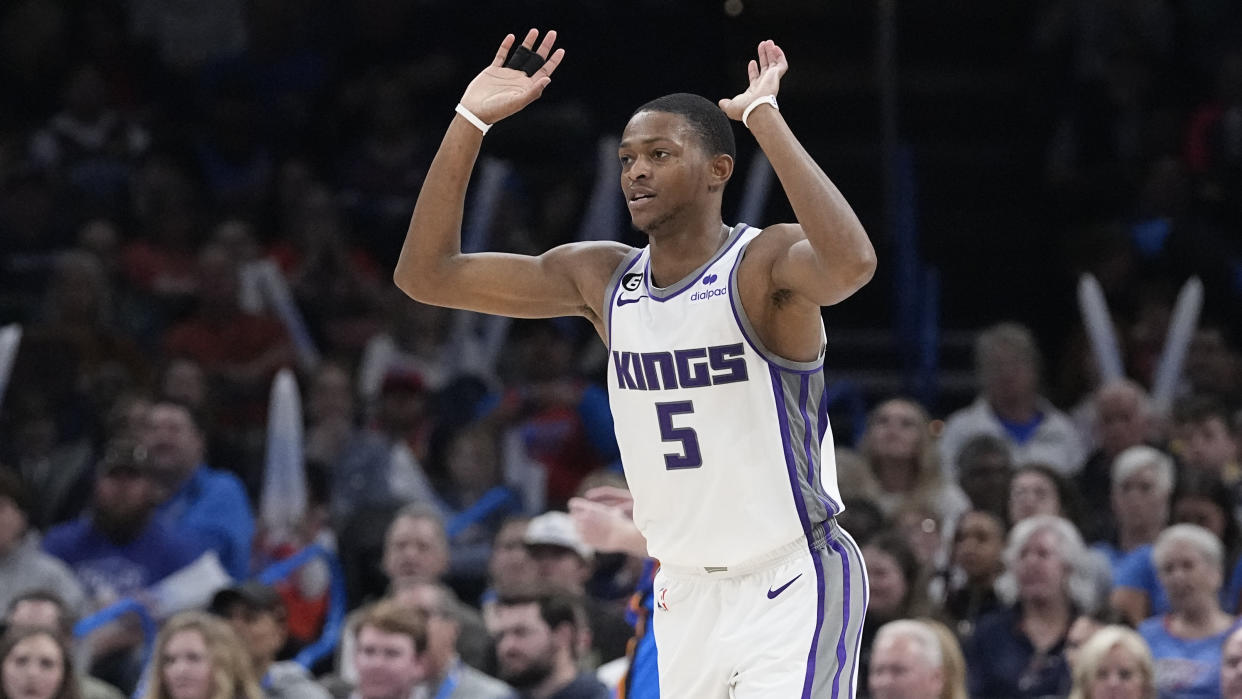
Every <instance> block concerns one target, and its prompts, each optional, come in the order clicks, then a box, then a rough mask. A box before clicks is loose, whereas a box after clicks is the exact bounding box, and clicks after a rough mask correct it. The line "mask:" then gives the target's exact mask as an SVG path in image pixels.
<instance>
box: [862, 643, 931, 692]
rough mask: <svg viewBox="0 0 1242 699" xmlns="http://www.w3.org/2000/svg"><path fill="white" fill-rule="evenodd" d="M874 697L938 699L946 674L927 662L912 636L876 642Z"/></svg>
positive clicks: (872, 669)
mask: <svg viewBox="0 0 1242 699" xmlns="http://www.w3.org/2000/svg"><path fill="white" fill-rule="evenodd" d="M869 682H870V685H871V697H872V699H935V698H936V697H938V696H940V692H941V690H942V689H943V684H944V679H943V673H941V672H940V671H939V670H938V669H937V668H934V667H931V666H930V665H928V663H927V662H926V660H924V658H923V656H922V654H921V653H920V652H919V650H918V648H917V647H916V646H915V644H914V643H912V642H911V641H910V640H909V639H907V638H905V637H902V636H897V637H896V638H890V639H885V641H884V642H883V643H880V644H877V645H876V648H875V650H874V651H873V652H872V654H871V673H870V675H869Z"/></svg>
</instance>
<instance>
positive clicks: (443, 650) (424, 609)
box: [393, 583, 513, 699]
mask: <svg viewBox="0 0 1242 699" xmlns="http://www.w3.org/2000/svg"><path fill="white" fill-rule="evenodd" d="M393 599H394V601H395V602H396V603H397V604H399V605H401V606H403V607H406V608H409V609H414V610H415V611H417V612H419V613H420V614H421V615H423V618H424V619H426V622H427V652H426V653H424V654H423V658H422V660H423V669H424V672H425V674H426V679H425V680H424V682H423V684H422V686H423V688H424V689H425V690H426V692H427V696H430V697H447V698H452V697H457V698H459V699H465V698H466V697H469V698H470V699H506V698H507V697H510V696H512V694H513V689H512V688H510V687H508V686H507V685H505V683H503V682H501V681H500V680H497V679H495V678H493V677H491V676H489V675H487V674H486V673H484V672H482V671H481V670H479V669H478V661H479V660H481V659H482V658H478V659H476V663H475V664H473V665H472V664H471V663H468V662H466V661H465V659H464V658H463V657H462V654H461V653H460V652H459V649H460V648H462V646H463V645H470V646H476V647H477V645H478V644H477V643H476V642H475V641H476V639H468V638H465V637H463V635H462V631H463V628H464V624H463V621H464V620H465V616H466V614H467V611H466V610H465V609H463V608H462V606H463V605H462V604H461V602H460V601H459V600H458V599H457V595H455V594H453V591H452V590H451V589H449V588H448V587H447V586H445V585H441V584H438V583H416V584H414V585H413V586H411V587H408V588H405V589H402V590H399V591H398V592H397V593H396V595H394V598H393ZM478 631H481V632H482V633H483V634H484V640H487V639H486V633H487V632H486V630H485V629H483V628H482V625H481V623H480V624H479V629H478ZM488 650H489V651H490V650H491V649H490V643H489V648H488Z"/></svg>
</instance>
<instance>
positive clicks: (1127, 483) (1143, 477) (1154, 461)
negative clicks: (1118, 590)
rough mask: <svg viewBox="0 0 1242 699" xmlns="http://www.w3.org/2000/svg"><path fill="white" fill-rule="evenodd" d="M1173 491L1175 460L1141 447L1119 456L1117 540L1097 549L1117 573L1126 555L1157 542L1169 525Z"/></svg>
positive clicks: (1115, 512)
mask: <svg viewBox="0 0 1242 699" xmlns="http://www.w3.org/2000/svg"><path fill="white" fill-rule="evenodd" d="M1172 490H1173V459H1172V458H1170V457H1169V456H1168V455H1167V454H1165V453H1164V452H1162V451H1160V450H1158V449H1154V448H1152V447H1149V446H1146V445H1139V446H1134V447H1130V448H1128V449H1126V450H1125V451H1123V452H1121V453H1120V454H1118V455H1117V458H1116V460H1115V461H1113V468H1112V496H1111V498H1110V499H1111V503H1112V511H1113V521H1114V522H1116V526H1115V528H1114V534H1113V537H1114V538H1112V539H1111V540H1108V541H1101V542H1099V543H1097V544H1095V546H1094V547H1093V548H1095V549H1096V550H1097V551H1100V552H1101V553H1103V554H1104V555H1106V556H1107V557H1108V562H1109V563H1110V564H1111V565H1112V567H1113V570H1114V571H1116V569H1117V567H1118V565H1119V564H1120V563H1121V561H1122V560H1123V559H1124V558H1125V557H1126V555H1128V554H1129V553H1131V552H1133V551H1134V550H1136V549H1138V548H1139V547H1140V546H1143V545H1145V544H1150V543H1151V542H1153V541H1155V540H1156V535H1158V534H1159V533H1160V530H1162V529H1164V528H1165V526H1167V525H1168V523H1169V495H1170V494H1171V492H1172Z"/></svg>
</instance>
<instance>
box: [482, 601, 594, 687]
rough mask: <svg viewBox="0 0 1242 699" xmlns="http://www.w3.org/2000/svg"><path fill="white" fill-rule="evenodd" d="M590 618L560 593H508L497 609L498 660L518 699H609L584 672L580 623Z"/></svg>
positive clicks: (592, 678)
mask: <svg viewBox="0 0 1242 699" xmlns="http://www.w3.org/2000/svg"><path fill="white" fill-rule="evenodd" d="M583 614H584V612H583V610H582V609H581V608H580V607H578V605H577V603H576V602H574V600H573V598H572V597H568V596H565V595H563V594H561V593H557V592H534V593H528V594H517V593H502V594H501V596H500V598H499V599H498V600H497V603H496V625H495V627H494V628H493V629H492V635H493V636H494V637H495V639H496V659H497V662H498V663H499V666H500V673H499V674H500V679H502V680H504V681H505V682H508V683H509V684H510V685H512V686H513V687H514V688H515V689H517V694H516V696H515V699H535V698H536V697H541V698H542V697H547V698H549V699H551V698H553V697H555V698H557V699H609V697H610V693H609V692H608V690H607V689H606V688H605V687H604V685H602V684H600V682H599V681H598V680H596V679H595V677H593V676H592V675H591V674H589V673H586V672H581V671H580V670H579V669H578V657H577V647H578V641H577V639H578V637H579V635H580V632H581V629H580V628H579V620H580V619H581V618H582V616H583Z"/></svg>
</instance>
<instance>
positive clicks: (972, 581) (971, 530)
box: [944, 510, 1005, 638]
mask: <svg viewBox="0 0 1242 699" xmlns="http://www.w3.org/2000/svg"><path fill="white" fill-rule="evenodd" d="M1004 550H1005V523H1004V522H1002V521H1001V519H1000V517H998V516H997V515H995V514H994V513H992V512H988V511H987V510H971V511H970V512H967V513H966V514H964V515H962V518H961V519H960V520H959V521H958V523H957V528H956V530H955V531H954V534H953V552H952V555H951V559H952V560H951V562H952V566H953V567H952V569H951V570H950V572H949V580H948V585H947V591H946V594H945V599H944V612H945V615H946V617H947V618H948V619H949V620H950V621H951V622H953V624H954V626H955V628H956V631H957V633H958V635H959V636H960V637H962V638H966V637H967V636H969V635H970V634H971V632H972V631H973V630H974V627H975V623H976V622H977V621H978V620H979V617H981V616H983V615H984V614H987V613H988V612H993V611H996V610H997V609H1000V607H1001V602H1000V598H999V597H997V595H996V588H995V584H996V579H997V578H999V577H1000V575H1001V573H1003V572H1005V563H1004V561H1003V560H1002V558H1001V554H1002V553H1003V552H1004Z"/></svg>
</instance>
